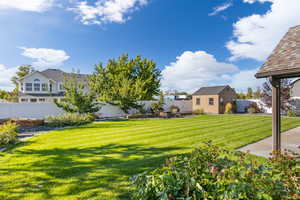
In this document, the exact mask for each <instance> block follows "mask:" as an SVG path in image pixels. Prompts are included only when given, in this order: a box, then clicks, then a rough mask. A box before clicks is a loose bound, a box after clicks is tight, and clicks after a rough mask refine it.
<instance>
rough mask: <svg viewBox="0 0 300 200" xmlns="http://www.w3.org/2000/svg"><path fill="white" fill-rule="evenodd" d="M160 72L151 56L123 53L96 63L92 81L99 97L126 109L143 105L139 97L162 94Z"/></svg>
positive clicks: (91, 85)
mask: <svg viewBox="0 0 300 200" xmlns="http://www.w3.org/2000/svg"><path fill="white" fill-rule="evenodd" d="M160 79H161V73H160V71H159V70H158V69H157V68H156V63H155V62H153V61H152V60H148V59H143V58H142V57H141V56H137V57H135V58H133V59H129V57H128V55H127V54H126V55H123V56H121V57H119V58H118V59H117V60H115V59H112V60H109V61H108V63H107V65H106V66H103V64H102V63H100V64H99V65H96V68H95V72H94V73H93V75H92V76H91V78H90V81H89V85H90V87H91V89H92V90H93V91H94V92H95V93H96V94H97V95H98V96H97V99H98V100H100V101H105V102H107V103H109V104H112V105H116V106H118V107H120V108H121V109H122V110H123V111H124V112H125V113H128V112H129V110H130V109H131V108H135V109H141V107H142V106H141V105H140V104H138V103H137V101H142V100H152V99H153V96H154V95H158V94H159V88H160Z"/></svg>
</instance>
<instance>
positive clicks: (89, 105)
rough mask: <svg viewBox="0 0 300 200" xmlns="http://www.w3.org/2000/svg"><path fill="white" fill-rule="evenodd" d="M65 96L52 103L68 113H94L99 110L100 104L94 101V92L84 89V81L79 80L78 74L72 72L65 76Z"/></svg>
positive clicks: (85, 85)
mask: <svg viewBox="0 0 300 200" xmlns="http://www.w3.org/2000/svg"><path fill="white" fill-rule="evenodd" d="M63 87H64V90H65V98H64V99H63V100H62V101H61V102H58V101H57V100H55V101H54V103H55V104H56V105H57V106H58V107H60V108H62V109H63V110H64V111H66V112H68V113H80V114H84V113H95V112H97V111H99V110H100V108H101V106H100V104H99V103H98V102H96V101H95V94H94V93H93V92H92V91H90V90H89V91H86V92H85V90H84V89H85V87H87V84H86V83H85V82H80V81H79V79H78V74H76V73H73V74H72V75H68V76H66V77H65V80H64V84H63Z"/></svg>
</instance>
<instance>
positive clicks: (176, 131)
mask: <svg viewBox="0 0 300 200" xmlns="http://www.w3.org/2000/svg"><path fill="white" fill-rule="evenodd" d="M238 121H240V119H236V120H235V121H233V120H231V122H232V123H234V122H238ZM217 122H218V123H215V124H213V126H212V124H210V125H208V124H207V125H206V126H203V125H202V123H197V122H193V123H189V124H186V125H185V126H183V125H179V126H172V127H161V128H159V129H157V130H153V129H150V130H145V131H141V132H130V133H128V134H120V135H112V136H110V137H109V136H102V134H99V135H97V136H94V137H93V142H92V143H91V140H90V138H89V135H86V134H83V136H82V137H83V138H84V139H82V140H80V145H78V146H76V147H84V146H93V145H98V144H105V143H115V142H118V141H119V140H122V141H126V142H127V143H135V142H136V140H140V141H141V140H145V139H148V138H152V137H153V136H156V137H155V138H157V139H159V140H161V139H164V138H163V137H168V138H169V137H173V136H177V135H181V133H184V132H191V131H195V130H198V129H199V128H201V129H200V131H209V130H211V129H214V126H217V127H219V128H224V129H225V128H226V127H227V128H230V127H232V125H228V122H227V121H221V122H219V121H217ZM244 123H245V124H246V123H249V120H248V121H247V122H244ZM244 123H243V125H244ZM196 125H197V126H196ZM100 127H101V126H100ZM198 133H199V132H198ZM107 138H110V139H107ZM180 138H181V137H179V139H180ZM100 139H101V141H100ZM126 139H127V140H126ZM97 140H98V141H97ZM69 141H72V142H69ZM77 141H78V140H72V139H70V140H67V141H61V142H57V143H55V144H56V145H64V148H68V147H69V146H72V145H74V144H77ZM87 141H89V142H87ZM46 147H51V145H49V146H47V145H46V146H44V148H46Z"/></svg>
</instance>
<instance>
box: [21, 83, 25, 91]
mask: <svg viewBox="0 0 300 200" xmlns="http://www.w3.org/2000/svg"><path fill="white" fill-rule="evenodd" d="M21 91H24V84H23V83H21Z"/></svg>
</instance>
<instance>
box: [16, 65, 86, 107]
mask: <svg viewBox="0 0 300 200" xmlns="http://www.w3.org/2000/svg"><path fill="white" fill-rule="evenodd" d="M71 75H72V73H66V72H63V71H61V70H59V69H47V70H44V71H35V72H33V73H31V74H28V75H27V76H25V77H23V78H21V79H19V80H18V81H19V88H20V92H19V102H32V103H35V102H52V101H54V99H57V100H58V101H60V100H61V99H62V98H64V88H63V83H64V80H65V78H66V77H68V76H69V77H70V76H71ZM76 77H77V79H78V81H80V82H86V81H87V75H85V74H76ZM85 89H86V90H88V88H87V87H86V88H85Z"/></svg>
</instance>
